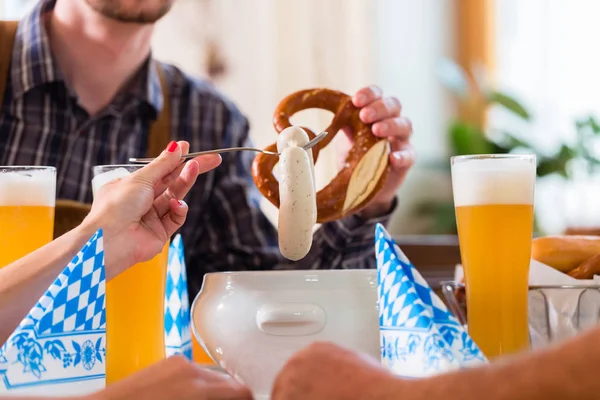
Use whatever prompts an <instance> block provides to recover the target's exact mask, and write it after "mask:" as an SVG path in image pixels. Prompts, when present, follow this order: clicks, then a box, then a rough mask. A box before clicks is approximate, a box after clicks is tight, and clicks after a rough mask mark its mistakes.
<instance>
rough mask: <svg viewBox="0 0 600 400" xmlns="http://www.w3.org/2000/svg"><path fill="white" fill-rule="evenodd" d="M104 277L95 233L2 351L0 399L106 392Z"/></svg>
mask: <svg viewBox="0 0 600 400" xmlns="http://www.w3.org/2000/svg"><path fill="white" fill-rule="evenodd" d="M104 294H105V276H104V252H103V247H102V231H98V232H97V233H96V234H95V235H94V236H93V237H92V238H91V239H90V240H89V241H88V243H87V244H86V245H85V246H84V247H83V249H82V250H81V251H80V252H79V253H78V254H77V255H76V256H75V257H74V258H73V260H72V261H71V262H70V263H69V265H68V266H67V267H66V268H65V269H64V271H63V272H62V273H61V274H60V275H59V276H58V278H57V279H56V280H55V281H54V283H53V284H52V285H51V286H50V288H48V290H47V291H46V293H45V294H44V295H43V296H42V297H41V298H40V300H39V301H38V302H37V304H36V305H35V306H34V307H33V308H32V309H31V311H30V312H29V314H28V315H27V317H26V318H25V319H24V320H23V321H22V322H21V324H20V325H19V327H18V328H17V329H16V331H15V332H14V333H13V334H12V335H11V336H10V338H9V339H8V341H7V342H6V343H5V344H4V345H3V346H2V347H1V348H0V393H2V392H6V391H9V390H10V391H11V393H12V392H13V391H14V392H19V393H24V394H25V393H30V394H34V393H36V394H39V393H40V391H42V393H44V392H43V389H42V388H43V387H44V386H46V385H52V395H54V396H58V395H68V394H71V393H73V390H74V387H73V385H72V384H70V383H72V382H76V381H82V382H83V381H84V382H85V384H86V386H85V390H84V391H79V392H78V393H84V392H90V391H93V390H96V389H98V388H101V387H103V386H104V358H105V355H106V354H105V347H106V346H105V340H104V333H105V322H106V316H105V297H104Z"/></svg>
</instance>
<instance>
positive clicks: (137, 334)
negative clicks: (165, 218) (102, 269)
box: [92, 165, 169, 385]
mask: <svg viewBox="0 0 600 400" xmlns="http://www.w3.org/2000/svg"><path fill="white" fill-rule="evenodd" d="M138 168H141V167H140V166H134V165H123V166H117V165H113V166H97V167H94V176H95V177H94V181H93V182H92V186H93V188H94V192H96V191H97V190H98V189H99V188H100V187H101V186H102V184H104V183H106V182H108V181H111V180H113V179H115V178H122V177H123V176H126V175H128V174H129V173H131V172H134V171H135V170H137V169H138ZM168 253H169V243H168V242H167V243H166V244H165V247H164V248H163V249H162V251H161V253H160V254H158V255H157V256H155V257H154V258H153V259H152V260H150V261H147V262H143V263H140V264H136V265H134V266H133V267H131V268H129V269H128V270H127V271H125V272H123V273H121V274H119V275H118V276H116V277H114V278H113V279H111V280H110V281H109V282H107V284H106V384H107V385H109V384H111V383H114V382H117V381H119V380H121V379H123V378H125V377H127V376H129V375H131V374H133V373H135V372H137V371H139V370H141V369H144V368H146V367H148V366H150V365H152V364H154V363H156V362H158V361H160V360H162V359H164V358H165V357H166V349H165V323H164V316H165V314H164V313H165V311H164V301H165V285H166V274H167V264H168Z"/></svg>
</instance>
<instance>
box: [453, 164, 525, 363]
mask: <svg viewBox="0 0 600 400" xmlns="http://www.w3.org/2000/svg"><path fill="white" fill-rule="evenodd" d="M535 166H536V163H535V156H531V155H518V156H511V155H496V156H463V157H453V159H452V186H453V193H454V204H455V208H456V222H457V226H458V238H459V242H460V252H461V259H462V263H463V267H464V271H465V286H466V295H467V324H468V330H469V334H470V335H471V337H472V338H473V340H474V341H475V343H476V344H477V345H478V346H479V348H480V349H481V351H482V352H483V353H484V354H485V355H486V356H487V357H488V358H494V357H497V356H500V355H504V354H511V353H516V352H519V351H521V350H525V349H527V348H528V347H529V328H528V316H527V309H528V306H527V298H528V286H529V262H530V258H531V240H532V235H533V200H534V189H535Z"/></svg>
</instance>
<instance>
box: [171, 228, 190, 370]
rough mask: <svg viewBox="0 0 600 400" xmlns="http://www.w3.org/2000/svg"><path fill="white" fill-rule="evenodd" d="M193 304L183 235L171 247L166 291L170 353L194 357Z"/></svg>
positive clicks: (176, 238)
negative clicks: (190, 296) (191, 304)
mask: <svg viewBox="0 0 600 400" xmlns="http://www.w3.org/2000/svg"><path fill="white" fill-rule="evenodd" d="M190 329H191V327H190V303H189V297H188V289H187V276H186V272H185V257H184V252H183V242H182V240H181V235H177V236H175V238H174V239H173V241H172V242H171V247H170V248H169V267H168V270H167V283H166V290H165V345H166V346H167V349H166V350H167V356H171V355H174V354H183V355H185V356H186V357H187V358H189V359H190V360H191V359H192V336H191V331H190Z"/></svg>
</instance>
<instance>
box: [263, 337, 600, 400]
mask: <svg viewBox="0 0 600 400" xmlns="http://www.w3.org/2000/svg"><path fill="white" fill-rule="evenodd" d="M599 343H600V327H598V328H595V329H594V330H592V331H589V332H588V333H586V334H582V335H581V336H578V337H576V338H574V339H572V340H570V341H568V342H565V343H562V344H561V345H560V346H555V347H552V348H549V349H545V350H543V351H535V352H525V353H522V354H520V355H518V356H513V357H510V358H504V359H502V360H499V361H496V362H495V363H491V364H489V365H486V366H482V367H478V368H470V369H463V370H460V371H455V372H450V373H446V374H442V375H437V376H434V377H431V378H423V379H414V380H405V379H400V378H398V377H396V376H394V375H392V374H391V372H390V371H389V370H388V369H386V368H385V367H383V366H382V365H381V363H380V361H379V360H375V359H372V358H370V357H367V356H364V355H361V354H357V353H354V352H352V351H350V350H347V349H345V348H342V347H339V346H336V345H334V344H330V343H313V344H311V345H310V346H308V347H307V348H305V349H303V350H301V351H299V352H298V353H296V354H295V355H293V356H292V357H291V358H290V359H289V360H288V361H287V362H286V365H285V366H284V367H283V368H282V369H281V371H280V372H279V375H278V376H277V378H276V379H275V383H274V385H273V392H272V395H271V399H272V400H303V399H311V400H342V399H350V398H355V399H370V400H431V399H444V400H481V399H484V400H571V399H572V400H587V399H590V400H591V399H596V398H598V396H599V394H600V380H599V379H598V376H597V375H598V372H597V369H598V368H597V366H598V365H600V345H599Z"/></svg>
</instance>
